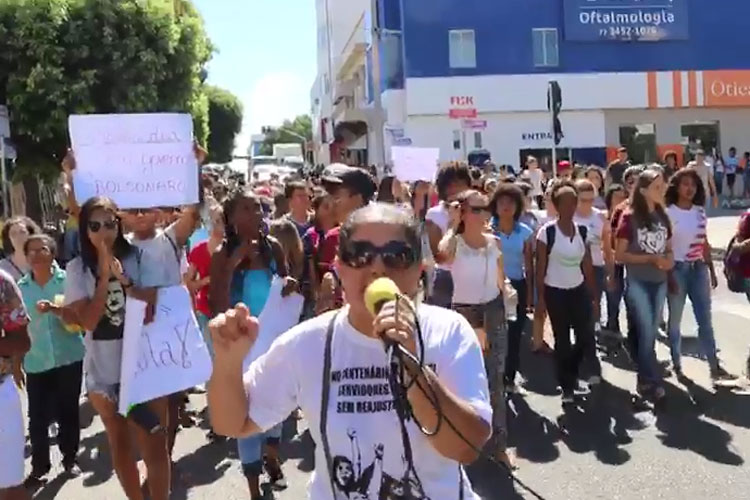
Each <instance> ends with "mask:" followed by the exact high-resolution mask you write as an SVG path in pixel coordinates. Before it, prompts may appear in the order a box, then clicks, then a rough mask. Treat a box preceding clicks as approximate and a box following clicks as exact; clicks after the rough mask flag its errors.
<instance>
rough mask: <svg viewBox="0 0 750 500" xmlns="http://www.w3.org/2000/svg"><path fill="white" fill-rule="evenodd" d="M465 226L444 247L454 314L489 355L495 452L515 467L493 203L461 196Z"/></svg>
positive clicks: (447, 238) (501, 274)
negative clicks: (507, 405) (508, 419)
mask: <svg viewBox="0 0 750 500" xmlns="http://www.w3.org/2000/svg"><path fill="white" fill-rule="evenodd" d="M457 201H458V203H459V204H460V222H459V224H458V228H457V229H455V230H453V229H451V230H449V231H448V232H447V233H446V234H445V236H444V237H443V239H442V241H441V242H440V247H439V250H440V254H441V257H442V261H443V262H445V263H446V264H448V265H450V269H451V275H452V277H453V304H452V305H453V309H455V310H456V311H457V312H459V313H461V314H462V315H463V316H464V317H465V318H466V319H467V320H469V323H470V324H471V326H472V327H473V328H474V329H475V331H476V332H477V336H478V338H479V343H480V344H481V345H482V347H483V348H484V350H485V353H486V363H487V376H488V379H489V384H490V400H491V402H492V408H493V410H494V412H495V413H494V417H493V425H492V431H493V439H494V443H493V451H494V452H495V453H496V454H497V457H498V459H501V460H504V461H506V462H507V463H510V461H509V458H508V455H507V452H506V445H507V426H506V422H505V394H504V392H505V388H504V383H503V378H504V374H505V357H506V353H507V349H508V330H507V327H506V324H505V311H504V303H503V291H504V289H505V273H504V272H503V257H502V253H501V251H500V240H498V239H497V238H496V237H495V236H494V235H492V234H491V233H488V232H487V224H488V222H489V218H490V208H489V200H488V199H487V197H486V196H485V195H483V194H481V193H480V192H478V191H473V190H471V191H465V192H463V193H461V194H460V195H459V196H458V200H457Z"/></svg>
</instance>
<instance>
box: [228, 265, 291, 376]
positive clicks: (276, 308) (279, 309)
mask: <svg viewBox="0 0 750 500" xmlns="http://www.w3.org/2000/svg"><path fill="white" fill-rule="evenodd" d="M283 287H284V280H283V279H281V278H278V277H275V278H274V279H273V281H272V282H271V290H270V291H269V293H268V300H267V301H266V305H265V306H263V310H262V311H261V312H260V316H258V323H259V329H258V338H257V339H256V340H255V343H254V344H253V347H252V348H251V349H250V352H249V353H248V354H247V356H245V360H244V362H243V363H242V367H243V370H242V371H243V372H245V371H247V369H248V367H249V366H250V363H252V362H253V361H255V360H256V359H257V358H259V357H260V356H262V355H263V354H265V353H266V351H268V349H270V348H271V344H273V341H274V340H276V338H277V337H278V336H279V335H281V334H282V333H284V332H286V331H287V330H289V329H290V328H292V327H293V326H294V325H296V324H297V323H299V317H300V314H302V306H303V304H304V302H305V299H304V297H302V295H300V294H298V293H293V294H291V295H289V296H287V297H282V296H281V289H282V288H283Z"/></svg>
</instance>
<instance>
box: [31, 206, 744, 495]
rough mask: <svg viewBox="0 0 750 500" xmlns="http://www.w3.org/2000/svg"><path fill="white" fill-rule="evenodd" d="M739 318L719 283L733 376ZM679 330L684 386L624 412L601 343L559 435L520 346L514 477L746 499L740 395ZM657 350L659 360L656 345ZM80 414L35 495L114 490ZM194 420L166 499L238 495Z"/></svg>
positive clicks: (587, 487)
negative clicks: (595, 369)
mask: <svg viewBox="0 0 750 500" xmlns="http://www.w3.org/2000/svg"><path fill="white" fill-rule="evenodd" d="M736 223H737V218H736V216H733V215H731V214H719V215H718V216H717V217H714V218H712V219H711V220H710V223H709V236H710V239H711V242H712V244H713V246H714V247H717V248H723V247H724V246H725V245H726V243H727V242H728V241H729V239H730V238H731V236H732V234H733V232H734V228H735V227H736ZM720 281H721V280H720ZM748 323H750V305H748V304H747V301H746V299H745V298H744V296H740V295H737V294H732V293H730V292H729V291H728V290H727V289H726V286H725V284H724V283H721V286H720V288H719V290H717V291H716V293H715V295H714V326H715V329H716V336H717V341H718V344H719V347H720V349H721V352H720V357H721V358H722V359H723V360H724V362H725V365H726V367H727V368H728V369H729V370H730V371H731V372H734V373H742V372H743V362H744V359H745V355H746V353H747V350H748V344H750V337H748V335H747V331H748V329H747V326H746V325H747V324H748ZM683 332H684V335H685V337H686V338H685V340H684V343H683V350H684V352H685V353H686V359H685V360H684V366H685V372H686V373H687V375H688V376H689V377H690V378H692V379H693V382H692V383H690V384H688V385H687V386H685V385H683V384H680V383H678V381H677V380H676V379H674V378H670V379H668V380H667V384H666V388H667V393H668V402H667V405H666V408H665V409H664V410H663V411H659V412H634V408H633V406H632V404H631V401H630V397H631V396H630V393H631V391H632V390H633V389H634V384H635V375H634V373H633V372H632V368H631V367H630V364H629V363H628V361H627V357H626V356H625V355H624V353H623V352H622V351H621V350H619V349H604V350H603V351H602V353H601V356H602V359H603V362H604V364H603V367H604V378H605V380H606V381H607V383H606V384H605V385H604V387H603V389H602V393H601V394H599V396H598V397H596V398H594V399H593V400H591V401H590V402H589V403H588V404H587V405H586V406H585V407H584V411H582V412H581V413H579V414H576V415H574V416H573V417H571V418H570V419H569V420H568V422H567V425H566V429H567V432H562V431H561V430H560V428H559V426H558V424H557V417H558V416H559V414H560V403H559V396H557V395H556V394H555V383H554V377H553V370H552V360H551V359H549V358H540V357H537V356H532V355H531V354H529V353H528V352H524V353H523V358H522V372H523V374H524V376H525V377H526V379H527V381H528V382H527V389H528V394H527V395H526V396H525V397H514V398H513V400H512V401H511V402H510V407H511V412H510V436H511V441H512V444H513V445H514V446H515V447H516V451H517V455H518V462H519V465H520V466H521V468H520V470H519V471H518V473H517V477H518V478H519V479H520V480H521V481H523V482H524V483H526V484H528V485H529V486H530V487H531V488H533V489H534V490H535V491H536V492H537V493H538V494H539V495H540V496H541V497H542V498H545V499H548V500H567V499H586V500H591V499H599V498H602V499H603V498H607V499H609V500H617V499H628V500H630V499H633V500H642V499H675V500H678V499H679V500H684V499H691V500H692V499H708V498H710V499H712V500H721V499H731V500H736V499H739V498H747V495H748V493H747V492H748V491H750V468H749V467H748V466H747V465H746V463H745V461H746V460H747V459H748V458H749V457H750V432H748V428H749V427H750V392H740V391H735V392H731V391H728V390H720V391H718V392H717V391H715V390H713V389H712V388H711V384H710V383H709V377H708V369H707V366H706V363H705V361H702V360H700V359H698V355H697V353H698V352H699V349H698V344H697V340H696V338H695V333H694V332H695V323H694V321H693V319H692V315H691V314H690V308H686V313H685V318H684V322H683ZM659 357H660V359H668V357H669V356H668V351H667V349H666V347H665V345H664V344H663V343H662V344H661V345H660V346H659ZM191 403H192V405H193V406H194V407H195V408H197V409H202V408H203V407H204V405H205V399H204V398H203V396H200V395H196V396H192V400H191ZM82 414H83V416H84V425H85V429H84V431H83V442H82V454H81V466H82V468H83V469H84V471H85V474H84V476H83V477H81V478H79V479H76V480H72V481H69V482H67V483H63V482H62V481H61V480H60V479H54V480H52V481H51V482H50V483H49V484H47V485H46V487H44V488H43V489H42V490H40V491H39V492H38V493H37V495H36V496H35V498H38V499H52V498H57V499H64V500H68V499H71V500H72V499H75V500H78V499H84V498H92V499H97V500H100V499H101V500H109V499H120V498H123V496H122V493H121V492H120V489H119V486H118V484H117V480H116V478H115V476H114V475H113V473H112V468H111V463H110V459H109V453H108V449H107V444H106V438H105V435H104V433H103V429H102V426H101V423H100V422H99V420H98V418H95V417H94V416H93V415H92V412H91V410H90V408H88V407H87V406H86V405H84V406H82ZM202 425H203V427H204V428H193V429H187V430H184V431H182V432H181V433H180V434H179V436H178V440H177V447H176V451H175V458H176V463H177V468H178V471H179V472H180V475H181V480H180V482H179V484H177V486H176V487H175V491H174V494H173V498H174V499H176V500H182V499H190V500H216V499H218V498H221V499H222V500H232V499H245V498H248V495H247V493H246V486H245V484H244V481H243V478H242V476H241V474H240V472H239V468H238V465H237V457H236V453H235V451H234V445H233V443H231V442H227V443H222V444H208V443H207V441H206V439H205V432H206V431H205V423H203V424H202ZM299 430H300V431H304V422H300V429H299ZM55 453H56V451H55ZM54 456H55V457H59V455H54ZM285 456H286V458H287V461H286V463H285V465H284V469H285V471H286V474H287V476H288V478H289V481H290V488H289V489H288V490H287V491H285V492H283V493H281V494H279V495H277V498H279V499H281V500H300V499H302V498H304V489H305V483H306V481H307V478H308V477H309V471H310V470H311V469H312V467H313V460H312V445H311V441H310V439H309V434H307V433H305V432H301V436H300V435H298V436H297V437H295V438H293V439H291V441H289V442H288V444H287V445H286V446H285ZM27 466H28V464H27ZM470 474H471V476H472V479H473V481H474V482H475V486H476V488H477V490H478V491H479V492H480V493H481V494H482V496H483V497H484V498H486V499H503V500H505V499H519V498H536V497H534V496H533V495H532V494H531V493H529V492H528V491H526V490H524V489H523V488H521V487H519V486H514V485H513V484H512V482H511V481H510V480H509V479H508V476H507V475H506V474H505V473H504V472H502V471H498V470H497V469H496V468H494V466H493V465H492V464H489V463H486V462H480V463H478V464H475V466H473V467H472V468H471V471H470ZM433 500H443V499H433Z"/></svg>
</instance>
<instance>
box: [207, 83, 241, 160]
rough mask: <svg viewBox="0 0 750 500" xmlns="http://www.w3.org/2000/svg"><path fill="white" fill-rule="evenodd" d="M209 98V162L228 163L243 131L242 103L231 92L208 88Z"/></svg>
mask: <svg viewBox="0 0 750 500" xmlns="http://www.w3.org/2000/svg"><path fill="white" fill-rule="evenodd" d="M206 95H207V96H208V128H209V130H210V135H209V136H208V161H210V162H212V163H228V162H230V161H231V160H232V153H233V152H234V138H235V137H236V136H237V134H238V133H239V132H240V130H241V129H242V103H241V102H240V100H239V99H238V98H237V97H236V96H235V95H234V94H232V93H231V92H229V91H227V90H224V89H220V88H218V87H213V86H210V85H209V86H206Z"/></svg>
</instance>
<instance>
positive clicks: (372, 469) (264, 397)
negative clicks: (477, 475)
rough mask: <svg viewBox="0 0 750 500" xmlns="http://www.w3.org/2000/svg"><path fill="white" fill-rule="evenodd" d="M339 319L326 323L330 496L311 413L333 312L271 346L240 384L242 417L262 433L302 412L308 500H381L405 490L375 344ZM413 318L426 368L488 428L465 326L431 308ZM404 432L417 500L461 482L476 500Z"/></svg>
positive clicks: (475, 346) (411, 427) (416, 435)
mask: <svg viewBox="0 0 750 500" xmlns="http://www.w3.org/2000/svg"><path fill="white" fill-rule="evenodd" d="M347 312H348V308H344V309H343V310H342V311H341V312H340V313H338V315H337V316H335V325H334V334H333V342H332V348H331V372H330V375H329V380H330V400H329V405H328V409H327V418H328V424H327V428H326V429H327V430H326V434H327V436H328V442H329V445H330V452H331V459H332V462H333V465H332V467H333V470H334V476H335V477H334V478H333V479H334V481H333V482H334V483H335V484H336V489H337V490H338V491H337V492H336V494H335V495H332V492H331V480H330V478H329V475H328V469H327V467H326V462H325V454H324V451H323V446H322V441H321V434H320V415H321V411H320V410H321V409H320V406H321V400H322V380H323V359H324V351H325V339H326V332H327V330H328V326H329V324H330V322H331V320H332V319H333V318H334V315H336V314H337V313H336V312H331V313H328V314H324V315H322V316H318V317H317V318H313V319H311V320H309V321H307V322H305V323H302V324H300V325H297V326H296V327H294V328H292V329H291V330H289V331H288V332H286V333H285V334H283V335H282V336H281V337H279V338H278V339H276V341H275V342H274V343H273V345H272V346H271V348H270V349H269V351H268V352H267V353H266V354H264V355H263V356H261V357H260V358H258V359H257V360H256V361H254V362H253V363H252V364H251V365H250V368H249V369H248V370H247V372H246V373H245V375H244V384H245V390H246V392H247V394H248V395H249V397H248V400H249V401H250V404H249V413H248V414H249V416H250V418H251V419H252V420H253V422H255V423H256V424H257V425H258V426H259V427H261V428H262V429H264V430H265V429H269V428H271V427H273V426H274V425H275V424H277V423H278V422H281V421H283V420H284V419H285V418H286V417H287V416H288V415H289V413H290V412H291V411H292V410H294V409H295V408H297V407H299V408H301V409H302V411H303V412H304V414H305V418H307V420H308V422H309V424H310V432H311V434H312V437H313V440H314V441H315V443H316V447H315V454H316V455H315V464H316V467H315V471H314V473H313V476H312V479H311V481H310V484H309V498H310V499H311V500H330V499H331V498H335V499H350V498H385V497H386V495H385V493H386V492H385V491H384V492H383V494H381V491H380V489H381V488H392V487H394V486H395V487H396V488H399V487H400V486H401V485H403V484H406V481H404V479H405V474H406V472H407V468H406V464H405V463H404V460H403V456H404V450H403V444H402V441H401V432H400V425H399V421H398V417H397V416H396V412H395V410H394V408H393V397H392V396H391V391H390V387H389V384H388V378H387V374H388V357H387V355H386V352H385V349H384V348H383V342H382V341H381V340H379V339H374V338H371V337H367V336H365V335H363V334H362V333H359V332H358V331H357V330H355V329H354V327H353V326H352V325H351V323H350V322H349V319H348V316H347ZM418 313H419V314H418V315H419V321H420V326H421V329H422V334H423V338H424V343H425V364H427V365H428V366H430V367H431V368H432V369H433V370H434V371H435V372H436V373H437V375H438V377H439V378H440V381H441V382H442V383H443V384H444V385H445V387H447V388H448V389H449V390H450V391H451V392H452V393H453V394H455V395H456V396H457V397H458V398H460V399H462V400H463V401H465V402H466V403H467V404H469V405H471V407H472V408H473V409H474V410H475V411H476V412H477V414H478V415H479V416H480V417H481V418H482V419H483V420H484V421H485V422H487V423H488V425H489V424H490V422H492V408H491V406H490V401H489V390H488V386H487V377H486V374H485V368H484V361H483V358H482V352H481V349H480V347H479V343H478V342H477V337H476V335H475V334H474V331H473V330H472V328H471V326H470V325H469V323H468V322H467V321H466V320H465V319H464V318H463V317H462V316H460V315H459V314H457V313H455V312H454V311H450V310H448V309H443V308H440V307H434V306H428V305H420V306H419V309H418ZM407 428H408V431H409V435H410V438H411V446H412V450H413V457H414V460H413V461H414V465H415V467H416V470H417V474H418V475H419V478H420V479H421V481H422V488H423V490H424V493H425V496H424V498H432V499H441V500H443V499H444V500H452V499H458V498H459V478H460V479H461V481H463V489H464V498H466V499H467V500H470V499H475V500H479V499H480V497H479V496H478V495H476V494H475V493H473V492H472V489H471V484H470V483H469V480H468V478H467V477H466V474H465V473H463V472H459V471H460V470H462V469H460V468H459V465H458V464H457V463H456V462H454V461H452V460H449V459H447V458H444V457H443V456H442V455H440V454H439V453H438V452H437V451H436V450H435V449H434V448H433V447H432V445H431V444H430V443H429V442H428V439H427V437H425V436H424V435H423V434H422V433H421V432H420V431H419V429H418V428H417V426H416V424H415V423H414V422H413V421H410V422H408V423H407ZM459 474H460V475H459ZM355 494H356V495H360V496H356V497H355V496H354V495H355ZM415 498H417V496H415ZM418 498H423V497H421V496H420V497H418Z"/></svg>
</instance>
